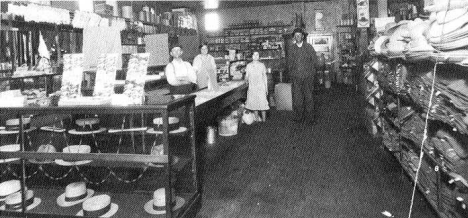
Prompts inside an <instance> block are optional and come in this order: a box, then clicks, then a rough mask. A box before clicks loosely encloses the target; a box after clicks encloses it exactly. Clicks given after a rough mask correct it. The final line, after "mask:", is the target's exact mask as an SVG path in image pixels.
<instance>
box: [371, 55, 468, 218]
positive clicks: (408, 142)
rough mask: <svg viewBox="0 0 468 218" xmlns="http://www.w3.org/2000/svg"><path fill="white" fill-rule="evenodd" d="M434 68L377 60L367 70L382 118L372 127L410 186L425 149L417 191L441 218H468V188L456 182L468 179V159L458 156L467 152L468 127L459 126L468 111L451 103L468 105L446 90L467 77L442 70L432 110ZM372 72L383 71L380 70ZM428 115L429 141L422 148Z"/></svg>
mask: <svg viewBox="0 0 468 218" xmlns="http://www.w3.org/2000/svg"><path fill="white" fill-rule="evenodd" d="M434 64H435V63H434V62H430V61H425V62H424V61H423V62H416V63H408V62H406V61H404V60H401V59H386V58H383V57H376V58H374V59H373V60H372V61H370V62H368V63H367V64H366V65H365V69H366V73H365V78H366V85H367V89H368V95H367V98H366V99H367V101H368V102H370V104H369V105H368V108H370V109H372V110H373V111H375V112H377V113H378V114H379V116H378V117H376V118H375V119H374V123H375V124H376V126H377V127H378V129H379V133H380V134H382V138H383V144H384V146H385V148H386V149H387V150H389V151H391V153H392V154H393V155H394V156H395V158H396V159H397V160H398V161H399V162H400V164H401V166H402V168H403V169H404V172H406V174H407V175H408V176H409V177H410V178H411V180H412V181H414V178H415V172H416V168H417V166H418V163H419V154H420V152H421V149H422V152H423V154H424V155H423V156H424V158H423V159H422V168H421V170H420V171H419V179H418V181H417V187H418V189H419V190H420V191H421V193H422V194H423V195H424V196H425V197H426V199H427V200H428V202H429V203H430V205H431V206H432V207H433V208H434V210H435V211H436V212H437V213H438V215H439V217H442V218H461V217H466V215H467V214H468V211H467V209H466V203H467V202H466V199H467V198H466V197H467V195H466V191H467V190H468V187H467V186H466V185H464V184H463V183H462V182H457V181H456V180H457V178H456V177H457V176H460V177H461V178H463V179H464V180H466V178H468V174H467V172H466V170H465V169H466V166H467V160H466V157H463V155H462V156H459V155H460V153H459V152H462V153H463V152H465V151H466V146H465V144H466V143H467V140H466V139H467V138H468V137H467V132H468V131H467V129H468V128H467V125H468V124H467V123H463V122H462V123H460V122H458V121H457V120H460V119H461V118H460V117H459V116H461V115H462V114H461V113H463V111H464V109H463V108H460V107H459V106H456V104H453V103H452V102H455V101H459V102H462V103H463V102H464V101H465V100H464V99H462V97H461V96H455V95H450V93H451V92H452V91H453V90H450V89H449V88H444V87H445V85H447V86H448V84H450V82H448V84H445V83H447V81H452V80H453V79H455V78H456V80H461V81H466V79H467V77H466V76H465V77H463V70H464V69H466V68H464V69H460V68H462V67H459V66H455V65H453V64H439V65H438V67H437V69H438V71H437V74H436V75H437V79H436V83H435V84H436V85H435V90H434V93H435V95H434V97H433V106H432V107H431V108H428V103H429V96H430V91H431V83H432V79H431V78H429V77H427V76H426V75H425V73H423V72H431V70H432V69H433V67H434ZM372 66H379V67H378V70H376V69H375V68H373V67H372ZM448 72H450V73H448ZM431 74H432V73H431ZM451 79H452V80H451ZM444 82H445V83H444ZM376 90H378V91H376ZM465 94H466V93H465ZM428 110H430V113H429V122H428V124H429V126H428V138H427V140H426V141H425V143H424V145H423V146H422V147H421V144H422V142H423V133H424V125H425V123H424V120H425V115H426V113H427V111H428ZM456 143H459V145H458V146H459V147H457V146H456ZM454 151H456V152H454ZM459 198H461V200H459ZM463 205H465V206H463Z"/></svg>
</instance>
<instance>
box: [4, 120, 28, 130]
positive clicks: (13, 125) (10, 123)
mask: <svg viewBox="0 0 468 218" xmlns="http://www.w3.org/2000/svg"><path fill="white" fill-rule="evenodd" d="M23 127H24V129H29V128H31V118H23ZM5 128H6V130H7V131H14V130H19V119H9V120H7V121H6V122H5Z"/></svg>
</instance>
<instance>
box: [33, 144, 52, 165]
mask: <svg viewBox="0 0 468 218" xmlns="http://www.w3.org/2000/svg"><path fill="white" fill-rule="evenodd" d="M37 152H39V153H54V152H57V149H55V147H54V146H53V145H51V144H46V145H40V146H39V147H38V148H37ZM29 162H31V163H36V164H45V163H52V162H54V161H53V160H39V159H31V160H29Z"/></svg>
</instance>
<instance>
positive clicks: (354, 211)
mask: <svg viewBox="0 0 468 218" xmlns="http://www.w3.org/2000/svg"><path fill="white" fill-rule="evenodd" d="M317 102H318V117H319V120H318V124H317V125H315V126H309V125H305V124H297V123H294V122H292V121H291V112H287V111H274V110H271V111H270V117H269V118H268V120H267V122H266V123H257V124H254V125H251V126H246V125H245V124H244V125H242V126H241V127H240V129H239V134H238V135H237V136H233V137H231V138H226V137H224V138H220V139H219V140H218V141H222V143H223V147H226V148H227V149H226V150H225V151H224V152H222V153H221V154H220V155H218V156H217V159H214V160H212V161H211V162H209V163H208V164H207V166H206V167H205V172H204V193H203V203H202V204H203V206H202V209H201V211H200V212H199V213H198V216H197V217H199V218H212V217H265V218H267V217H268V218H271V217H317V218H328V217H330V218H337V217H346V218H349V217H356V218H358V217H359V218H367V217H369V218H375V217H385V216H384V215H382V212H384V211H388V212H390V213H391V214H392V215H393V216H394V217H408V211H409V207H410V200H411V191H412V184H411V182H410V181H409V179H408V177H407V176H406V175H404V174H403V173H402V170H401V168H400V166H399V164H398V163H397V161H396V160H395V159H394V158H393V157H392V156H391V155H390V154H389V153H388V152H387V151H385V150H383V148H382V147H381V144H380V142H379V140H378V139H375V138H372V137H371V136H370V135H369V134H368V133H367V131H366V128H365V126H364V125H363V122H362V118H361V114H362V112H363V109H362V104H363V103H361V102H363V101H362V100H361V99H360V97H359V95H358V94H357V93H355V92H354V91H353V89H351V88H349V89H348V88H343V87H342V88H332V89H329V90H321V91H320V92H319V93H318V94H317ZM412 217H414V218H433V217H436V215H435V213H434V212H433V210H432V208H430V206H429V204H428V203H427V202H426V201H425V200H424V199H423V197H422V195H420V194H419V193H418V194H417V196H416V201H415V205H414V210H413V214H412Z"/></svg>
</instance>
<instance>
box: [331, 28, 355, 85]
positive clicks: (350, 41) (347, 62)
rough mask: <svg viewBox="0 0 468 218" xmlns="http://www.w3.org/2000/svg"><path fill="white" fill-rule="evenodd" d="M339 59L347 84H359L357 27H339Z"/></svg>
mask: <svg viewBox="0 0 468 218" xmlns="http://www.w3.org/2000/svg"><path fill="white" fill-rule="evenodd" d="M336 27H337V40H338V59H339V60H340V63H339V66H340V70H341V72H342V74H343V80H344V81H343V82H344V83H345V84H357V81H358V78H356V76H357V72H356V66H357V65H358V64H357V63H356V54H357V51H358V50H357V27H356V26H355V25H338V26H336Z"/></svg>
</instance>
